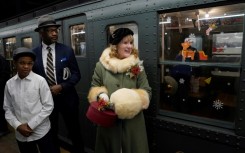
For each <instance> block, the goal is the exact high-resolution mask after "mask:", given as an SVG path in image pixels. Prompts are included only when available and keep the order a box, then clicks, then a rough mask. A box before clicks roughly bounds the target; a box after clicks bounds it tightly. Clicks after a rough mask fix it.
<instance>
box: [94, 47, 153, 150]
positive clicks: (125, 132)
mask: <svg viewBox="0 0 245 153" xmlns="http://www.w3.org/2000/svg"><path fill="white" fill-rule="evenodd" d="M109 52H110V49H109V48H107V49H105V51H104V52H103V54H102V56H101V58H100V61H99V62H98V63H97V64H96V67H95V70H94V74H93V77H92V88H93V87H102V86H103V87H105V88H106V89H107V91H108V96H109V97H110V96H111V95H112V94H113V93H114V92H115V91H117V90H119V89H122V88H127V89H142V90H144V91H146V92H145V93H146V94H148V97H149V102H150V98H151V87H150V86H149V84H148V80H147V75H146V73H145V71H144V70H143V71H142V72H140V74H139V75H138V76H137V77H136V78H130V77H129V76H128V75H126V73H127V70H128V69H129V68H130V67H131V66H132V64H133V63H135V62H137V61H139V59H138V58H135V57H134V56H133V55H132V56H131V57H130V58H128V59H124V60H120V59H116V58H113V59H111V58H110V57H109V56H108V55H109ZM129 63H132V64H129ZM123 65H127V66H123ZM90 92H91V91H90ZM127 96H129V97H130V96H132V95H130V94H127V95H120V96H118V97H116V98H119V99H122V98H124V97H127ZM114 99H115V98H114ZM147 107H148V106H147ZM145 109H146V108H145ZM95 153H149V149H148V141H147V132H146V126H145V119H144V115H143V109H141V110H139V113H137V114H136V115H135V116H134V117H133V118H130V119H118V120H117V122H116V124H115V125H114V126H113V127H101V126H98V127H97V135H96V144H95Z"/></svg>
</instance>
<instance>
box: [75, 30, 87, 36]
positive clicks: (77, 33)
mask: <svg viewBox="0 0 245 153" xmlns="http://www.w3.org/2000/svg"><path fill="white" fill-rule="evenodd" d="M84 33H85V31H84V30H82V31H79V32H74V33H73V34H72V35H79V34H84Z"/></svg>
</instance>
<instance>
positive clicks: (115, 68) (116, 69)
mask: <svg viewBox="0 0 245 153" xmlns="http://www.w3.org/2000/svg"><path fill="white" fill-rule="evenodd" d="M110 52H111V49H110V48H109V47H108V48H106V49H105V50H104V51H103V53H102V55H101V57H100V62H101V63H102V65H103V66H104V67H105V68H106V69H107V70H109V71H111V72H113V73H124V72H126V71H127V70H128V69H129V68H130V67H131V66H133V65H135V64H137V63H138V62H139V58H138V57H137V58H136V57H135V56H134V55H130V56H129V57H127V58H124V59H118V58H116V57H113V58H111V57H110V56H109V53H110Z"/></svg>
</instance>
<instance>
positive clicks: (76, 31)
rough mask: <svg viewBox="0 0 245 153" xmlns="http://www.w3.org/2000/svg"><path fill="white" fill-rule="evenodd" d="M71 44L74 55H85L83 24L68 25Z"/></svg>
mask: <svg viewBox="0 0 245 153" xmlns="http://www.w3.org/2000/svg"><path fill="white" fill-rule="evenodd" d="M70 33H71V46H72V48H73V50H74V52H75V55H76V56H80V57H86V40H85V24H78V25H73V26H71V27H70Z"/></svg>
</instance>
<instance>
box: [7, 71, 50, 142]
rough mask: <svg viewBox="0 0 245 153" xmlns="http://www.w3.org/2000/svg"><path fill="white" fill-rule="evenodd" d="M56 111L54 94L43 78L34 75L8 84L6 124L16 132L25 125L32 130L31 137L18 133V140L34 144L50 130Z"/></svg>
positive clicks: (13, 80)
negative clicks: (51, 117) (50, 116)
mask: <svg viewBox="0 0 245 153" xmlns="http://www.w3.org/2000/svg"><path fill="white" fill-rule="evenodd" d="M53 108H54V102H53V98H52V94H51V92H50V89H49V86H48V84H47V82H46V80H45V79H44V78H43V77H42V76H40V75H37V74H36V73H34V72H32V71H31V72H30V74H29V75H28V76H27V77H25V78H24V79H20V78H19V76H18V74H16V75H15V76H14V77H12V78H11V79H9V80H8V81H7V83H6V86H5V95H4V104H3V109H4V110H5V118H6V120H7V121H8V123H9V124H10V125H11V126H12V127H13V128H14V129H15V130H16V129H17V127H18V126H19V125H21V124H23V123H27V124H28V125H29V127H30V128H31V129H32V130H33V133H32V134H31V136H29V137H24V136H23V135H21V134H20V133H19V132H18V131H17V130H16V132H15V134H16V139H17V140H19V141H33V140H38V139H40V138H42V137H43V136H44V135H46V134H47V133H48V131H49V130H50V127H51V124H50V120H49V115H50V114H51V112H52V110H53Z"/></svg>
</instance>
